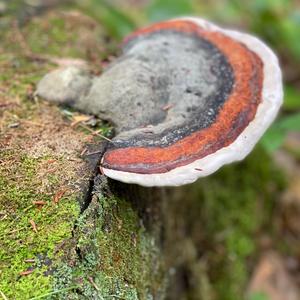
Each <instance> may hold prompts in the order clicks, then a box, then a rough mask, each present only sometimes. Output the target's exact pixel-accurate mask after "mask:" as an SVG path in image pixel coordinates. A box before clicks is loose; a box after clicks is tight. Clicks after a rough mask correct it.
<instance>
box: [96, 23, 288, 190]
mask: <svg viewBox="0 0 300 300" xmlns="http://www.w3.org/2000/svg"><path fill="white" fill-rule="evenodd" d="M180 19H181V20H189V21H192V22H194V23H195V24H197V25H199V26H201V27H202V28H204V29H206V30H209V31H219V32H221V33H223V34H225V35H227V36H229V37H231V38H233V39H235V40H237V41H240V42H241V43H242V44H244V45H246V46H247V47H248V48H249V49H250V50H252V51H253V52H255V53H256V54H257V55H258V56H259V57H260V58H261V59H262V61H263V64H264V79H263V90H262V102H261V103H260V104H259V106H258V108H257V112H256V115H255V118H254V119H253V120H252V121H251V122H250V123H249V125H248V126H247V127H246V128H245V130H244V131H243V132H242V133H241V134H240V135H239V136H238V138H237V139H236V140H235V141H234V142H233V143H231V144H230V145H229V146H227V147H224V148H222V149H220V150H218V151H216V152H214V153H212V154H210V155H208V156H206V157H204V158H201V159H198V160H196V161H194V162H192V163H190V164H188V165H185V166H181V167H177V168H175V169H173V170H171V171H169V172H166V173H160V174H137V173H130V172H123V171H117V170H112V169H106V168H101V170H102V172H103V173H104V174H105V175H106V176H108V177H110V178H113V179H116V180H119V181H122V182H125V183H135V184H139V185H142V186H179V185H184V184H188V183H192V182H194V181H196V180H197V179H198V178H200V177H204V176H207V175H210V174H212V173H214V172H215V171H217V170H218V169H219V168H220V167H222V166H223V165H225V164H229V163H231V162H234V161H240V160H242V159H244V158H245V157H246V156H247V155H248V154H249V153H250V152H251V150H252V149H253V148H254V146H255V144H256V143H257V142H258V140H259V139H260V138H261V137H262V135H263V134H264V133H265V131H266V130H267V128H268V127H269V126H270V124H271V123H272V122H273V121H274V119H275V117H276V115H277V113H278V111H279V108H280V106H281V104H282V100H283V89H282V76H281V70H280V67H279V63H278V59H277V57H276V55H275V54H274V53H273V51H272V50H271V49H270V48H269V47H268V46H266V45H265V44H264V43H263V42H262V41H260V40H259V39H258V38H256V37H254V36H251V35H249V34H247V33H242V32H238V31H234V30H228V29H222V28H220V27H218V26H216V25H214V24H212V23H210V22H208V21H206V20H203V19H200V18H196V17H184V18H180Z"/></svg>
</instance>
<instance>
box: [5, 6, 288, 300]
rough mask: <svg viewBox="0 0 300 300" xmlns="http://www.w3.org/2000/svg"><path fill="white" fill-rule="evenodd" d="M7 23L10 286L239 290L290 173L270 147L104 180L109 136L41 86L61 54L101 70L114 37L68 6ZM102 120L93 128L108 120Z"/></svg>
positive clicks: (75, 292)
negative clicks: (168, 182) (127, 180)
mask: <svg viewBox="0 0 300 300" xmlns="http://www.w3.org/2000/svg"><path fill="white" fill-rule="evenodd" d="M0 26H1V28H2V29H1V31H0V39H1V44H0V70H1V71H0V113H1V120H0V128H1V136H0V145H1V149H0V163H1V164H0V205H1V208H0V220H1V222H0V227H1V229H0V232H1V233H0V234H1V241H0V244H1V246H0V269H1V271H0V286H1V287H0V291H1V293H2V294H3V295H4V297H5V296H6V297H7V298H8V299H41V298H44V299H126V300H130V299H158V300H159V299H183V300H184V299H205V300H207V299H242V298H243V296H244V286H245V284H246V282H247V278H248V276H249V271H250V269H251V261H252V260H253V259H254V258H255V253H256V250H257V247H258V246H257V241H256V240H257V237H258V236H259V235H260V233H261V232H263V231H264V229H265V228H268V225H269V224H268V222H269V221H268V220H269V219H270V215H271V214H272V212H273V209H274V205H275V201H276V195H277V192H278V191H280V189H281V187H282V186H283V185H284V180H283V178H282V176H281V175H280V173H279V172H278V170H277V169H276V167H275V166H274V165H273V163H272V161H271V159H270V157H269V156H268V155H267V154H266V153H265V152H264V151H263V150H262V149H260V148H259V147H258V148H257V149H256V150H255V151H254V152H253V153H252V154H251V155H250V156H249V157H248V158H247V159H246V160H245V161H244V162H243V163H239V164H235V165H233V166H228V167H225V168H223V169H222V170H221V171H219V172H218V173H217V174H216V175H213V176H210V177H209V178H206V179H202V180H199V181H198V182H197V183H195V184H193V185H189V186H185V187H181V188H143V187H138V186H134V185H126V184H122V183H118V182H114V181H111V180H107V178H105V177H103V176H101V175H100V174H99V173H98V171H97V162H98V161H99V159H100V157H101V151H102V149H103V143H104V142H103V141H102V140H101V139H100V138H99V137H97V135H94V134H91V133H90V132H89V131H87V130H86V129H80V127H75V126H71V125H74V122H75V123H76V120H78V118H77V119H76V117H78V114H77V113H76V112H72V111H69V110H66V109H64V108H57V107H54V106H51V105H49V104H47V103H45V102H44V101H42V100H41V99H36V98H35V96H34V90H35V85H36V83H37V81H38V80H39V79H40V78H41V77H42V76H43V75H44V74H45V73H46V72H48V71H49V70H51V69H53V68H55V67H56V65H55V64H57V63H59V64H61V63H66V59H63V60H62V57H66V58H68V61H69V60H70V58H71V59H77V60H78V59H84V60H87V61H89V62H95V61H96V62H97V66H98V67H95V68H94V71H95V72H101V64H100V62H101V61H106V59H107V57H108V56H109V55H110V54H114V53H116V50H115V49H116V48H115V41H113V40H112V41H111V39H110V38H109V37H108V35H107V33H106V32H105V30H104V29H103V28H102V27H101V25H99V24H98V23H97V22H96V21H94V20H93V19H91V18H89V17H87V16H85V15H83V14H81V13H78V12H74V11H70V10H68V9H66V10H63V11H51V12H49V13H46V14H43V15H42V16H38V17H33V18H31V20H29V21H27V22H26V23H24V24H23V25H22V26H21V27H20V26H18V25H17V23H16V20H15V18H14V17H11V16H9V15H8V16H7V17H5V18H2V19H1V22H0ZM83 38H84V41H83V40H82V39H83ZM108 40H110V41H111V42H107V41H108ZM73 62H74V61H73ZM96 123H97V124H96V128H90V129H89V130H92V131H96V130H102V133H104V134H105V133H107V132H108V131H109V126H108V125H107V124H104V123H101V122H100V121H97V122H96ZM94 125H95V124H94ZM93 153H94V154H93ZM2 294H1V295H2ZM39 297H40V298H39Z"/></svg>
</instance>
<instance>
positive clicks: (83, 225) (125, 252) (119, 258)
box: [54, 195, 162, 300]
mask: <svg viewBox="0 0 300 300" xmlns="http://www.w3.org/2000/svg"><path fill="white" fill-rule="evenodd" d="M93 201H94V202H92V204H90V206H89V208H88V209H87V210H86V211H85V212H84V214H82V215H81V216H80V217H79V219H78V222H77V236H78V240H77V249H78V251H79V252H80V255H79V256H80V257H81V259H79V260H77V262H76V265H75V266H72V268H71V267H68V266H67V265H63V266H61V267H59V268H58V270H57V273H56V274H55V285H54V290H60V289H63V288H66V287H68V286H72V285H74V284H78V283H80V287H79V290H80V294H82V295H84V296H85V297H87V299H98V298H100V299H102V298H103V299H119V298H120V299H126V300H137V299H152V298H151V297H154V295H152V290H151V289H153V288H154V286H153V284H154V283H155V282H156V284H157V287H159V286H160V285H161V284H162V282H161V281H162V278H161V277H160V276H161V274H160V272H159V265H160V263H161V262H160V261H159V259H158V256H156V255H157V253H158V249H157V248H156V246H155V243H154V240H153V238H152V237H151V236H150V235H149V234H148V233H146V231H145V230H144V228H143V226H142V225H141V224H140V221H139V218H138V216H137V213H136V212H135V211H134V210H133V209H132V207H131V205H130V204H129V203H128V202H126V201H124V200H121V199H118V198H115V197H112V198H111V197H109V198H106V197H103V196H100V195H99V197H98V200H97V202H96V200H95V198H94V200H93ZM62 274H67V278H66V276H62ZM158 289H159V288H158ZM75 296H76V295H71V294H70V293H68V297H70V298H68V299H75V298H73V297H75ZM101 297H102V298H101Z"/></svg>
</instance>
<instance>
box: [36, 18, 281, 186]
mask: <svg viewBox="0 0 300 300" xmlns="http://www.w3.org/2000/svg"><path fill="white" fill-rule="evenodd" d="M123 52H124V53H123V55H122V56H121V57H120V58H119V59H117V60H116V61H115V62H114V63H113V64H112V65H111V66H110V67H109V68H108V69H107V70H106V71H105V72H104V73H103V74H102V75H101V76H100V77H96V78H93V79H91V83H90V84H87V85H86V86H87V88H86V90H85V91H82V92H81V94H80V95H78V99H73V98H72V99H71V100H72V104H73V105H74V106H75V107H76V108H79V109H81V110H84V111H86V112H89V113H93V114H97V115H99V116H100V117H102V118H104V119H107V120H110V121H112V122H113V123H114V124H115V126H116V131H117V135H116V137H115V138H114V139H113V140H112V143H109V144H108V147H107V149H106V152H105V153H104V156H103V158H102V161H101V166H100V168H101V170H102V172H103V173H104V174H105V175H107V176H108V177H111V178H113V179H116V180H119V181H123V182H127V183H137V184H140V185H144V186H163V185H166V186H168V185H169V186H175V185H183V184H187V183H191V182H193V181H195V180H196V179H198V178H199V177H203V176H206V175H209V174H211V173H213V172H214V171H216V170H217V169H219V168H220V167H221V166H222V165H224V164H228V163H230V162H233V161H238V160H241V159H243V158H244V157H245V156H246V155H247V154H248V153H249V152H250V151H251V150H252V148H253V147H254V145H255V144H256V142H257V141H258V140H259V138H260V137H261V136H262V135H263V133H264V132H265V130H266V129H267V127H268V126H269V125H270V124H271V122H272V121H273V120H274V118H275V116H276V114H277V112H278V110H279V107H280V105H281V102H282V79H281V72H280V68H279V66H278V61H277V58H276V56H275V55H274V53H273V52H272V51H271V50H270V49H269V48H268V47H267V46H266V45H264V44H263V43H262V42H261V41H260V40H258V39H257V38H255V37H252V36H250V35H248V34H245V33H240V32H237V31H232V30H225V29H222V28H220V27H217V26H216V25H213V24H212V23H209V22H207V21H205V20H202V19H199V18H181V19H175V20H171V21H166V22H162V23H157V24H154V25H152V26H150V27H148V28H145V29H142V30H139V31H137V32H135V33H133V34H132V35H130V36H129V37H127V38H126V39H125V42H124V45H123ZM72 82H76V80H75V81H72ZM43 86H47V85H43V84H41V85H40V91H42V90H43ZM63 89H64V88H63ZM53 93H55V89H53ZM40 94H42V96H43V93H42V92H41V93H40ZM46 98H47V97H46ZM48 98H49V97H48ZM69 100H70V99H69ZM56 101H59V102H61V100H59V99H57V100H56ZM65 102H67V99H65Z"/></svg>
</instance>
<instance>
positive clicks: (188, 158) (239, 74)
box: [102, 20, 263, 174]
mask: <svg viewBox="0 0 300 300" xmlns="http://www.w3.org/2000/svg"><path fill="white" fill-rule="evenodd" d="M163 30H174V31H178V32H183V33H187V34H190V33H192V34H197V35H198V36H199V37H201V38H204V39H206V40H207V41H209V42H210V43H212V44H213V45H214V46H215V47H217V48H218V49H219V50H220V51H221V53H222V54H224V56H225V57H226V58H227V60H228V62H229V64H230V65H231V67H232V69H233V73H234V85H233V89H232V91H231V94H230V95H229V97H228V99H227V100H226V101H225V103H224V105H223V106H222V108H221V109H220V111H219V113H218V115H217V117H216V120H215V122H214V123H213V124H211V125H210V126H209V127H207V128H204V129H201V130H199V131H197V132H194V133H191V134H190V135H188V136H186V137H184V138H183V139H181V140H179V141H177V142H175V143H173V144H171V145H168V146H166V147H163V148H162V147H126V148H118V149H113V148H112V149H111V150H108V151H107V152H106V153H105V155H104V157H103V162H102V164H103V166H105V168H107V169H114V170H119V171H125V172H133V173H141V174H154V173H165V172H167V171H169V170H172V169H174V168H176V167H179V166H183V165H187V164H189V163H191V162H193V161H195V160H197V159H200V158H203V157H205V156H207V155H209V154H211V153H214V152H216V151H217V150H219V149H221V148H224V147H226V146H228V145H230V144H231V143H233V142H234V141H235V140H236V138H237V137H238V136H239V135H240V134H241V133H242V132H243V130H244V129H245V128H246V127H247V126H248V124H249V123H250V122H251V121H252V120H253V119H254V117H255V114H256V111H257V107H258V105H259V104H260V102H261V93H262V84H263V63H262V61H261V59H260V58H259V57H258V56H257V55H256V54H255V53H254V52H253V51H251V50H249V49H248V48H247V47H246V46H245V45H243V44H242V43H239V42H238V41H236V40H234V39H232V38H230V37H228V36H226V35H224V34H222V33H221V32H217V31H207V30H205V29H203V28H201V27H199V25H196V24H195V23H194V22H190V21H187V20H176V21H167V22H162V23H158V24H155V25H153V26H151V27H148V28H146V29H142V30H139V31H137V32H135V33H134V34H132V35H130V36H129V37H128V38H127V39H126V40H125V43H127V42H129V41H131V40H133V39H135V38H136V37H138V36H142V35H148V34H151V33H154V32H156V31H163Z"/></svg>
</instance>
